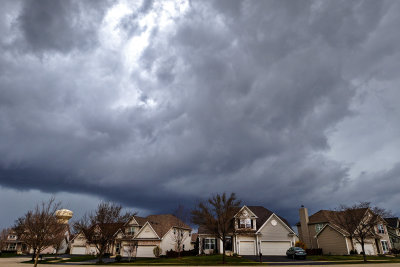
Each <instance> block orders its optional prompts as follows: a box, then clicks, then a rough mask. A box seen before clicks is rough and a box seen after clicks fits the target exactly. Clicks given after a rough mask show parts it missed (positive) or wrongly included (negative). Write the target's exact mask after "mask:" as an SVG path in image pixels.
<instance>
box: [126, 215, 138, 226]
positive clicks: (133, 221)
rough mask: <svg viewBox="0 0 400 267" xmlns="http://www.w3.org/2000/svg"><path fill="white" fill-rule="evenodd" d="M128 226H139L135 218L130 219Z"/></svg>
mask: <svg viewBox="0 0 400 267" xmlns="http://www.w3.org/2000/svg"><path fill="white" fill-rule="evenodd" d="M128 225H139V223H138V222H137V221H136V220H135V217H132V218H131V220H130V221H129V222H128Z"/></svg>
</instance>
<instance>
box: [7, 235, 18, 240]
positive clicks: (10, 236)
mask: <svg viewBox="0 0 400 267" xmlns="http://www.w3.org/2000/svg"><path fill="white" fill-rule="evenodd" d="M16 238H17V237H16V236H15V235H9V236H8V239H16Z"/></svg>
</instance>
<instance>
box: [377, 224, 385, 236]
mask: <svg viewBox="0 0 400 267" xmlns="http://www.w3.org/2000/svg"><path fill="white" fill-rule="evenodd" d="M378 233H379V234H384V233H385V228H384V226H383V224H378Z"/></svg>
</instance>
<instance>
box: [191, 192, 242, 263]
mask: <svg viewBox="0 0 400 267" xmlns="http://www.w3.org/2000/svg"><path fill="white" fill-rule="evenodd" d="M240 202H241V201H240V200H237V199H236V195H235V193H231V195H230V196H229V197H227V196H226V194H225V193H223V194H222V195H219V194H216V195H214V196H212V197H211V198H210V199H208V200H207V201H204V202H200V203H199V204H198V205H197V206H196V208H195V209H194V210H193V211H192V222H193V223H194V224H197V225H199V226H200V225H201V226H203V227H204V228H206V229H207V230H208V231H209V232H210V233H212V234H213V235H214V236H215V237H216V238H219V239H220V240H222V244H223V245H222V246H223V254H222V255H223V256H222V262H223V263H224V264H225V243H226V236H227V235H228V234H229V233H232V232H233V231H234V227H233V216H235V214H236V212H237V211H238V209H239V206H240Z"/></svg>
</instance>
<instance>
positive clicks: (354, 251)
mask: <svg viewBox="0 0 400 267" xmlns="http://www.w3.org/2000/svg"><path fill="white" fill-rule="evenodd" d="M357 254H358V251H357V249H355V250H350V255H357Z"/></svg>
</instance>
